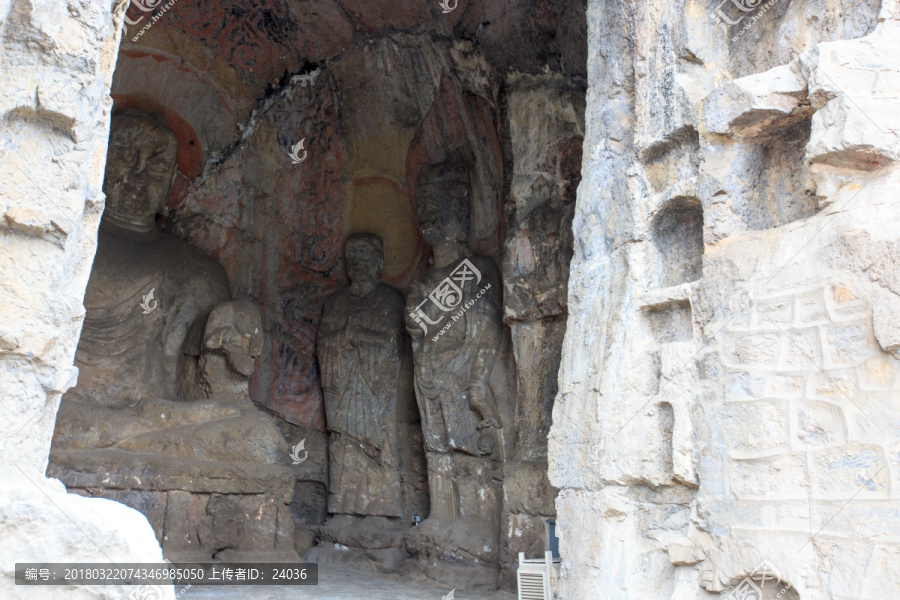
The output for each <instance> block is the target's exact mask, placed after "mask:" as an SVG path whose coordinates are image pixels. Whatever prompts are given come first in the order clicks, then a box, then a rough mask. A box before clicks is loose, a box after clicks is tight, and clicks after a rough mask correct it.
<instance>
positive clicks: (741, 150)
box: [550, 0, 900, 599]
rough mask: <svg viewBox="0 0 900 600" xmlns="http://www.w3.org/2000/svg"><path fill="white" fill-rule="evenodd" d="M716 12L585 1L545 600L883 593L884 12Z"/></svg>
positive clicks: (896, 396)
mask: <svg viewBox="0 0 900 600" xmlns="http://www.w3.org/2000/svg"><path fill="white" fill-rule="evenodd" d="M738 4H739V3H738V2H733V3H731V2H725V3H722V4H718V5H716V4H715V3H706V2H701V3H697V2H674V3H663V2H629V3H624V4H623V3H620V2H608V1H593V2H590V3H589V5H588V27H589V58H588V71H589V74H588V80H589V86H590V88H589V91H588V97H587V112H586V117H585V120H586V138H585V152H584V161H583V168H582V172H583V179H582V183H581V186H580V188H579V191H578V199H577V204H576V212H575V218H574V236H575V254H574V258H573V261H572V270H571V273H570V279H569V302H568V307H569V320H568V325H567V329H566V340H565V343H564V347H563V357H562V366H561V368H560V381H559V388H560V393H559V395H558V397H557V401H556V404H555V406H554V411H553V427H552V429H551V432H550V481H551V483H552V484H553V485H554V486H557V487H559V488H560V490H561V491H560V495H559V497H558V499H557V509H558V520H559V524H560V541H561V554H562V556H563V569H562V576H561V581H560V584H559V589H558V597H559V598H565V599H575V598H579V599H580V598H629V599H635V598H659V599H662V598H666V599H669V598H678V599H687V598H691V599H693V598H713V597H740V598H744V597H765V598H773V597H776V595H777V594H780V595H778V597H780V598H804V599H806V598H810V599H811V598H816V599H825V598H829V599H831V598H834V599H837V598H842V599H843V598H873V599H874V598H898V597H900V583H898V579H897V577H896V573H897V565H898V564H900V544H898V540H900V529H898V523H900V503H898V492H897V483H898V478H900V463H898V461H897V457H896V455H897V447H896V445H897V442H898V441H900V421H898V415H900V393H898V379H897V375H898V370H900V363H898V360H897V358H898V356H897V350H898V347H900V346H898V337H897V334H898V329H897V327H896V324H895V323H894V320H893V319H892V318H891V317H892V315H894V314H896V307H897V306H898V302H900V298H898V295H897V294H898V287H897V286H898V283H897V280H896V274H895V268H894V266H893V260H894V256H895V255H896V252H897V241H896V240H897V237H898V230H897V227H896V225H895V224H896V223H897V218H898V216H900V197H898V193H897V190H898V185H897V184H898V179H900V170H898V167H897V161H898V160H900V155H898V149H900V145H898V141H900V137H898V132H900V111H898V110H897V108H898V95H900V54H898V52H897V49H898V47H900V22H898V18H900V14H898V5H897V3H896V2H893V1H889V0H886V1H884V2H878V1H871V2H853V3H846V2H844V3H838V2H829V1H824V2H812V3H797V2H793V3H792V2H789V1H787V0H782V1H779V0H772V1H769V2H766V3H761V2H743V3H740V6H738ZM851 4H852V5H851ZM717 10H718V12H717ZM717 20H718V23H717V22H716V21H717ZM764 561H765V562H764ZM772 576H775V577H776V578H780V580H781V581H780V582H774V583H773V580H772V579H771V577H772ZM764 581H766V582H767V585H768V587H766V588H765V590H764V591H763V594H761V595H759V596H746V595H741V594H745V593H746V592H747V591H748V590H751V589H752V588H753V586H760V587H761V584H762V583H763V582H764ZM732 593H733V594H734V595H733V596H729V594H732ZM719 594H721V596H719Z"/></svg>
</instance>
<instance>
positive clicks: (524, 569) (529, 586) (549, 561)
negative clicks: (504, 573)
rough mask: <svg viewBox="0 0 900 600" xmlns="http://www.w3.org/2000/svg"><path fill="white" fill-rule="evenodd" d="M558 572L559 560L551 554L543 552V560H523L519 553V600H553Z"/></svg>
mask: <svg viewBox="0 0 900 600" xmlns="http://www.w3.org/2000/svg"><path fill="white" fill-rule="evenodd" d="M558 571H559V559H558V558H557V559H556V560H555V561H554V559H553V553H552V552H550V551H549V550H548V551H547V552H544V558H525V553H524V552H519V570H518V571H517V572H516V578H517V579H518V582H519V600H553V588H554V587H555V585H556V576H557V573H558Z"/></svg>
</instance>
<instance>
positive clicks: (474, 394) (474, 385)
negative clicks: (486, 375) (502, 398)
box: [468, 379, 502, 429]
mask: <svg viewBox="0 0 900 600" xmlns="http://www.w3.org/2000/svg"><path fill="white" fill-rule="evenodd" d="M468 392H469V406H471V407H472V408H474V409H475V410H476V411H477V412H478V414H479V415H480V416H481V420H480V421H479V422H478V425H477V426H476V428H477V429H485V428H487V427H495V428H497V429H500V428H501V427H502V425H501V423H500V419H499V417H497V416H496V415H494V412H493V410H491V404H490V402H489V398H490V397H491V396H493V392H492V391H491V388H490V386H489V385H488V384H487V382H485V381H481V380H480V379H476V380H474V381H472V382H471V383H470V384H469V387H468Z"/></svg>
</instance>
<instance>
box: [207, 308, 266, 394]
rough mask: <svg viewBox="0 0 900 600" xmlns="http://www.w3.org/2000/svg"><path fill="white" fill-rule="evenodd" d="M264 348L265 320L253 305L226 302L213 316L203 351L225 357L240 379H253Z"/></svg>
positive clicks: (208, 319)
mask: <svg viewBox="0 0 900 600" xmlns="http://www.w3.org/2000/svg"><path fill="white" fill-rule="evenodd" d="M262 345H263V330H262V320H261V319H260V316H259V309H258V308H256V305H255V304H253V303H252V302H249V301H246V300H238V301H232V302H223V303H222V304H219V305H217V306H216V307H215V308H213V309H212V312H210V313H209V317H208V318H207V319H206V330H205V332H204V334H203V347H202V350H203V352H207V353H211V354H219V355H223V356H224V357H225V360H226V362H227V363H228V367H229V368H231V370H232V371H234V372H235V373H237V374H238V376H239V377H241V378H249V377H250V375H252V374H253V366H254V363H255V362H256V357H257V356H259V354H260V352H262Z"/></svg>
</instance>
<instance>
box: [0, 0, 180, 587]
mask: <svg viewBox="0 0 900 600" xmlns="http://www.w3.org/2000/svg"><path fill="white" fill-rule="evenodd" d="M111 13H112V5H111V4H102V3H97V4H90V3H88V4H85V5H83V6H79V7H78V8H77V9H76V10H71V11H70V10H67V7H66V6H65V5H64V4H58V5H38V4H29V3H21V2H6V3H3V4H2V5H0V22H2V34H0V54H2V56H3V60H2V63H0V74H2V76H3V78H4V81H5V82H6V89H5V91H4V93H3V94H2V96H0V215H2V216H0V245H2V248H3V249H2V251H0V304H2V316H0V398H2V399H0V425H2V426H0V431H2V436H0V443H2V447H0V457H2V459H0V523H2V526H0V561H2V563H3V564H4V565H6V566H5V567H4V568H3V572H2V574H0V596H2V597H3V598H11V599H20V598H21V599H29V600H31V599H40V598H47V597H50V594H52V593H53V592H48V590H50V589H53V588H46V587H43V588H38V587H24V586H16V585H14V581H13V570H12V568H11V565H13V564H15V563H16V562H23V561H35V562H39V561H53V562H73V561H98V562H104V561H108V560H109V557H110V556H114V557H116V559H117V560H122V561H129V562H159V561H161V560H162V552H161V550H160V547H159V543H158V542H157V540H156V538H155V537H154V536H153V530H152V529H151V527H150V526H149V525H148V523H147V519H146V518H145V517H144V516H143V515H141V514H140V513H139V512H137V511H135V510H132V509H130V508H128V507H126V506H123V505H121V504H118V503H114V502H109V501H106V500H88V499H85V498H79V497H77V496H74V495H71V494H66V491H65V488H64V487H63V486H62V484H60V483H59V482H58V481H56V480H53V479H47V478H45V476H44V472H45V469H46V467H47V459H48V454H49V451H50V439H51V435H52V432H53V425H54V422H55V418H56V410H57V407H58V405H59V399H60V397H61V395H62V394H63V393H65V392H66V391H67V390H68V389H69V388H70V387H71V386H72V385H74V384H75V381H76V378H77V371H76V370H75V369H74V368H73V359H74V355H75V348H76V345H77V341H78V333H79V329H80V328H81V322H82V318H83V316H84V309H83V307H82V304H81V303H82V299H83V295H84V288H85V286H86V285H87V281H88V276H89V274H90V266H91V261H92V259H93V256H94V251H95V249H96V239H95V236H96V232H97V226H98V224H99V220H100V213H101V212H102V207H103V197H102V194H101V186H102V180H103V163H104V161H105V154H106V145H107V144H106V142H107V134H108V128H109V110H110V108H111V105H112V102H111V100H110V98H109V96H108V93H109V86H110V80H111V78H112V69H113V66H114V63H115V53H116V49H117V46H118V36H117V33H116V23H115V22H114V19H113V15H112V14H111ZM132 591H133V587H131V586H95V587H83V588H79V589H70V590H67V592H66V596H67V597H69V598H111V597H117V598H124V597H126V596H127V595H128V594H129V593H131V592H132ZM161 593H162V594H163V597H164V598H166V599H173V598H174V592H173V590H172V589H171V588H169V589H163V590H162V592H161Z"/></svg>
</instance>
